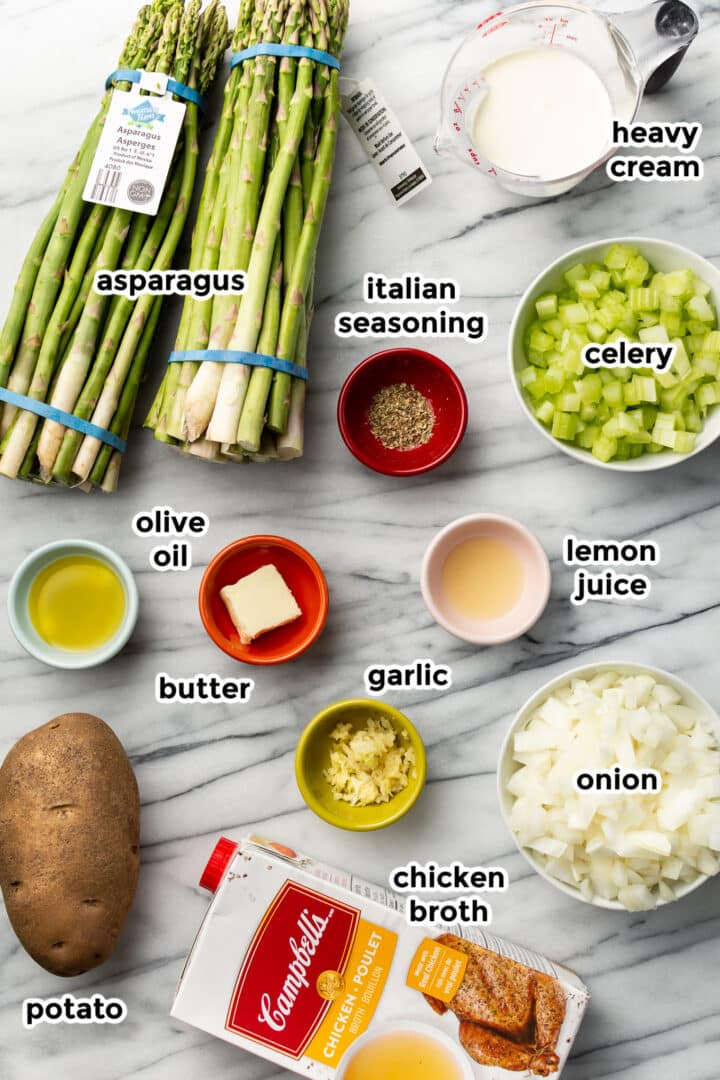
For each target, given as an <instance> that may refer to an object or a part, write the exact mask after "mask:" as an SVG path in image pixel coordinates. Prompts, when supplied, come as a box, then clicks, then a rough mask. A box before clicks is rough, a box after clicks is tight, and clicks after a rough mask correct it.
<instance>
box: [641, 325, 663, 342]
mask: <svg viewBox="0 0 720 1080" xmlns="http://www.w3.org/2000/svg"><path fill="white" fill-rule="evenodd" d="M638 337H639V338H640V340H641V341H642V342H648V341H649V342H662V343H663V344H664V343H665V342H668V341H670V338H669V337H668V334H667V330H666V329H665V327H664V326H649V327H647V329H645V330H640V331H638Z"/></svg>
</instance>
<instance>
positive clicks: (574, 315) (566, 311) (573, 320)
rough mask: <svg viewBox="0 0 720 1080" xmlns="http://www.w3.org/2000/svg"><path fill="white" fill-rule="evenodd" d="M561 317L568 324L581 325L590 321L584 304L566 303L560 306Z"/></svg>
mask: <svg viewBox="0 0 720 1080" xmlns="http://www.w3.org/2000/svg"><path fill="white" fill-rule="evenodd" d="M560 318H561V319H562V321H563V322H564V323H565V325H566V326H568V327H570V326H580V325H581V324H582V323H586V322H587V321H588V310H587V308H586V307H585V305H584V304H566V305H565V307H562V308H560Z"/></svg>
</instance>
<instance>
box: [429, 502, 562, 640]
mask: <svg viewBox="0 0 720 1080" xmlns="http://www.w3.org/2000/svg"><path fill="white" fill-rule="evenodd" d="M486 522H495V523H498V524H500V525H504V526H505V527H506V528H507V529H508V530H509V531H510V532H514V533H519V534H520V535H521V536H522V537H523V538H524V539H525V540H526V541H527V542H528V543H529V544H530V546H531V547H532V549H533V550H534V552H535V554H536V555H537V556H538V563H539V565H540V567H541V568H542V583H541V585H542V588H541V591H539V592H538V604H537V606H536V607H535V608H534V609H533V614H532V616H528V618H527V619H526V620H524V621H523V622H522V623H520V624H518V626H519V628H518V629H517V630H513V631H508V632H507V633H505V634H489V633H483V632H481V631H478V632H477V633H473V634H471V633H469V632H465V631H462V632H461V631H460V630H459V628H458V627H457V626H456V625H455V624H454V623H453V622H452V621H451V620H450V619H448V618H446V616H445V614H444V613H443V611H442V610H441V609H440V608H439V607H438V606H437V604H436V603H435V599H434V597H433V594H432V590H431V589H430V565H431V563H432V561H433V559H434V557H435V555H436V553H437V549H438V548H439V546H440V544H441V543H442V542H443V541H444V540H445V539H446V538H447V537H448V536H451V535H452V533H454V532H456V531H459V530H460V529H461V528H462V527H463V526H465V525H469V524H471V523H472V524H477V525H481V524H483V523H486ZM420 591H421V593H422V597H423V600H424V601H425V606H426V607H427V609H428V611H429V612H430V614H431V615H432V617H433V619H434V620H435V622H437V623H438V625H440V626H442V628H443V629H444V630H447V632H448V633H449V634H452V635H453V637H456V638H458V639H459V640H460V641H467V642H469V643H470V644H471V645H485V646H491V645H506V644H507V643H508V642H509V641H517V639H518V638H521V637H522V636H523V635H524V634H527V632H528V630H531V629H532V627H533V626H535V624H536V623H537V622H538V621H539V620H540V619H541V618H542V616H543V613H544V612H545V609H546V608H547V606H548V603H549V601H550V593H551V591H552V570H551V567H550V560H549V558H548V554H547V552H546V551H545V548H544V547H543V546H542V544H541V543H540V541H539V540H538V538H537V536H536V535H535V533H533V532H531V530H530V529H529V528H528V527H527V525H524V524H523V523H522V521H518V520H517V518H512V517H509V516H508V515H507V514H490V513H488V514H482V513H480V514H465V515H464V516H463V517H459V518H455V520H454V521H451V522H449V523H448V524H447V525H445V526H444V527H443V528H442V529H440V531H439V532H438V533H436V534H435V536H434V537H433V538H432V540H431V541H430V543H429V544H428V546H427V548H426V549H425V554H424V556H423V561H422V567H421V570H420ZM488 625H490V624H488Z"/></svg>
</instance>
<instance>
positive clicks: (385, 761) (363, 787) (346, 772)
mask: <svg viewBox="0 0 720 1080" xmlns="http://www.w3.org/2000/svg"><path fill="white" fill-rule="evenodd" d="M330 738H331V739H332V740H333V742H334V744H335V745H334V747H333V749H332V751H331V753H330V767H329V768H328V769H326V770H325V774H324V775H325V779H326V780H327V781H328V783H329V784H330V787H331V788H332V791H333V795H334V797H335V798H336V799H338V800H340V801H342V802H348V803H350V804H351V805H352V806H373V805H379V804H380V803H386V802H389V801H390V799H392V798H393V796H394V795H397V794H398V793H399V792H400V791H403V790H404V789H405V788H406V787H407V786H408V784H409V782H410V776H411V775H414V767H415V751H414V750H413V748H412V746H403V745H400V743H401V742H405V743H407V742H409V739H408V735H407V733H406V732H404V731H403V732H399V731H396V729H395V728H394V727H393V725H392V724H391V723H390V721H389V720H388V719H386V717H384V716H380V717H373V716H370V717H368V722H367V727H366V728H359V729H356V730H353V726H352V724H347V723H342V722H341V723H339V724H338V725H337V727H336V728H335V729H334V731H333V732H332V733H331V735H330Z"/></svg>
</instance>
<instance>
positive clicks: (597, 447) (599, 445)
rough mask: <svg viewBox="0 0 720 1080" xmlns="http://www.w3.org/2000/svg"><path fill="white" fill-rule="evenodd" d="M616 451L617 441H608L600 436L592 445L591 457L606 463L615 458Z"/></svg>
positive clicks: (603, 436)
mask: <svg viewBox="0 0 720 1080" xmlns="http://www.w3.org/2000/svg"><path fill="white" fill-rule="evenodd" d="M617 449H618V444H617V439H608V438H606V436H605V435H601V436H600V437H599V438H598V439H596V440H595V442H594V443H593V447H592V455H593V457H596V458H597V459H598V461H604V462H608V461H610V460H611V459H612V458H614V457H615V454H616V453H617Z"/></svg>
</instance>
